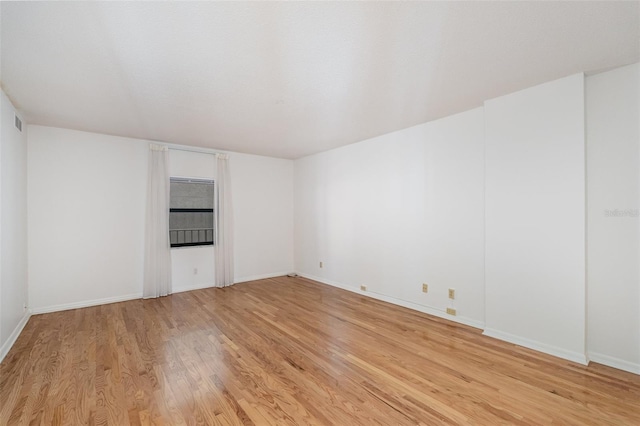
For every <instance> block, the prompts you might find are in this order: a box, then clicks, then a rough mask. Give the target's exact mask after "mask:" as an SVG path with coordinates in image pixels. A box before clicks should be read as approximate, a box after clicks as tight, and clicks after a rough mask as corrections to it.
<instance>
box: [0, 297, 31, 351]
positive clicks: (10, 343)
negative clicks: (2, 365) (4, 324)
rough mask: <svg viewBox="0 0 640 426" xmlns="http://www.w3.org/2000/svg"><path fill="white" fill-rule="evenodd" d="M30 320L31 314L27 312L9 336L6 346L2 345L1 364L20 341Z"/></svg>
mask: <svg viewBox="0 0 640 426" xmlns="http://www.w3.org/2000/svg"><path fill="white" fill-rule="evenodd" d="M29 318H31V312H30V311H29V310H27V311H25V313H24V316H23V317H22V318H21V319H20V322H19V323H18V325H16V328H14V329H13V332H12V333H11V334H10V335H9V338H8V339H7V341H6V342H4V345H2V347H1V348H0V362H2V360H3V359H4V357H5V356H7V354H8V353H9V351H10V350H11V347H13V344H14V343H16V340H18V336H20V333H22V330H23V329H24V326H25V325H27V322H28V321H29Z"/></svg>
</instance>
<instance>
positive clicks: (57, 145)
mask: <svg viewBox="0 0 640 426" xmlns="http://www.w3.org/2000/svg"><path fill="white" fill-rule="evenodd" d="M28 145H29V148H28V149H29V160H28V161H29V163H28V173H29V186H28V199H29V214H28V226H29V284H30V285H29V293H30V297H31V305H32V307H33V309H34V312H45V311H50V310H58V309H64V308H72V307H76V306H87V305H89V304H93V303H106V302H109V301H116V300H124V299H129V298H135V297H140V295H141V291H142V273H143V266H142V265H143V247H144V244H143V243H144V212H145V202H146V179H147V151H148V142H147V141H143V140H138V139H128V138H119V137H114V136H107V135H99V134H94V133H87V132H79V131H74V130H66V129H58V128H51V127H43V126H29V144H28ZM230 161H231V180H232V185H233V187H232V190H233V197H234V222H235V227H236V235H235V237H236V242H235V257H236V258H235V265H236V267H235V276H236V281H237V282H239V281H243V280H248V279H252V278H258V277H265V276H274V275H279V274H284V273H287V272H290V271H292V270H293V218H292V215H293V207H292V206H293V183H292V180H293V178H292V176H293V162H292V161H290V160H281V159H274V158H268V157H259V156H253V155H245V154H237V153H233V154H232V155H231V160H230ZM212 164H213V160H212V157H211V156H210V155H206V154H194V153H185V152H177V151H171V166H170V167H171V171H172V173H174V174H175V175H183V176H191V177H212V176H213V175H212V172H213V167H212ZM174 256H175V258H174V259H173V262H172V266H173V278H174V286H175V287H176V290H177V291H183V290H188V289H192V288H197V287H202V286H208V285H212V284H213V250H212V249H211V248H210V247H209V248H197V249H177V250H173V251H172V257H174ZM194 268H198V274H194Z"/></svg>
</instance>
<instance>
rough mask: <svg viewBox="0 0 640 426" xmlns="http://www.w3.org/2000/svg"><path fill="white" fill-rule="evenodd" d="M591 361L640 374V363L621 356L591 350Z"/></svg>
mask: <svg viewBox="0 0 640 426" xmlns="http://www.w3.org/2000/svg"><path fill="white" fill-rule="evenodd" d="M589 361H592V362H597V363H598V364H602V365H606V366H608V367H613V368H617V369H618V370H623V371H628V372H629V373H633V374H638V375H640V364H638V363H634V362H629V361H625V360H623V359H620V358H615V357H612V356H609V355H604V354H599V353H594V352H589Z"/></svg>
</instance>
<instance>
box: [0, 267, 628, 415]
mask: <svg viewBox="0 0 640 426" xmlns="http://www.w3.org/2000/svg"><path fill="white" fill-rule="evenodd" d="M0 424H1V425H14V424H15V425H28V424H36V425H37V424H44V425H50V424H53V425H74V424H78V425H84V424H97V425H105V424H109V425H118V426H120V425H128V424H132V425H137V424H165V425H181V424H189V425H195V424H210V425H218V424H220V425H227V424H232V425H235V424H249V425H251V424H254V425H305V424H322V425H341V426H347V425H366V426H370V425H415V424H423V425H454V424H476V425H499V424H509V425H511V424H513V425H531V424H540V425H549V424H575V425H640V376H637V375H633V374H630V373H625V372H622V371H619V370H615V369H612V368H608V367H604V366H601V365H595V364H592V365H591V366H590V367H584V366H581V365H578V364H574V363H571V362H568V361H563V360H560V359H558V358H554V357H551V356H547V355H543V354H540V353H537V352H534V351H531V350H527V349H523V348H520V347H517V346H514V345H511V344H507V343H504V342H500V341H498V340H494V339H491V338H488V337H485V336H482V335H481V331H480V330H478V329H474V328H471V327H466V326H462V325H457V324H455V323H453V322H449V321H446V320H443V319H439V318H436V317H432V316H429V315H425V314H422V313H418V312H415V311H411V310H409V309H404V308H401V307H397V306H394V305H390V304H387V303H384V302H380V301H377V300H373V299H370V298H366V297H363V296H360V295H357V294H353V293H349V292H347V291H343V290H340V289H336V288H333V287H330V286H326V285H323V284H319V283H315V282H313V281H310V280H306V279H303V278H286V277H283V278H274V279H268V280H261V281H254V282H251V283H244V284H238V285H235V286H233V287H229V288H225V289H205V290H197V291H192V292H188V293H179V294H175V295H173V296H169V297H165V298H161V299H156V300H134V301H129V302H122V303H114V304H111V305H103V306H97V307H91V308H85V309H77V310H72V311H65V312H58V313H52V314H44V315H36V316H33V317H32V318H31V319H30V320H29V323H28V324H27V326H26V327H25V329H24V331H23V333H22V335H21V336H20V337H19V339H18V341H17V342H16V344H15V345H14V347H13V348H12V350H11V351H10V353H9V354H8V355H7V357H6V358H5V360H4V361H3V363H2V364H1V365H0Z"/></svg>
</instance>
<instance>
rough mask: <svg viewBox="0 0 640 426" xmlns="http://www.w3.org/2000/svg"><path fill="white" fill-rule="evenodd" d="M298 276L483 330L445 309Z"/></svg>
mask: <svg viewBox="0 0 640 426" xmlns="http://www.w3.org/2000/svg"><path fill="white" fill-rule="evenodd" d="M298 275H300V276H301V277H304V278H308V279H310V280H314V281H318V282H321V283H323V284H328V285H330V286H333V287H338V288H341V289H343V290H347V291H350V292H353V293H358V294H361V295H363V296H367V297H371V298H373V299H377V300H382V301H383V302H388V303H391V304H393V305H398V306H402V307H404V308H408V309H413V310H414V311H418V312H422V313H425V314H429V315H433V316H434V317H439V318H444V319H446V320H449V321H453V322H457V323H460V324H464V325H468V326H471V327H475V328H479V329H483V328H484V323H482V322H481V321H478V320H474V319H473V318H467V317H463V316H455V317H454V316H451V315H449V314H447V312H446V310H445V309H440V308H435V307H433V306H428V305H421V304H418V303H413V302H409V301H406V300H402V299H398V298H395V297H392V296H387V295H385V294H382V293H376V292H374V291H362V290H360V289H359V288H358V287H355V286H350V285H346V284H342V283H339V282H337V281H331V280H327V279H325V278H321V277H316V276H313V275H309V274H303V273H299V272H298Z"/></svg>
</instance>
